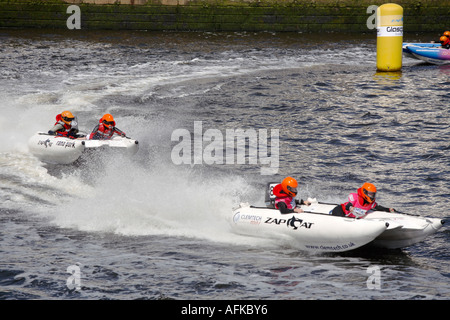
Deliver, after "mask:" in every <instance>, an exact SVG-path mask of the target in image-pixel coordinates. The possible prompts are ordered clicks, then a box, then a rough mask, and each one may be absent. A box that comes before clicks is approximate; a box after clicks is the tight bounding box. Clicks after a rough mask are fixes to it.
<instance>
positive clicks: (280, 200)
mask: <svg viewBox="0 0 450 320" xmlns="http://www.w3.org/2000/svg"><path fill="white" fill-rule="evenodd" d="M297 186H298V183H297V180H295V179H294V178H292V177H287V178H285V179H284V180H283V181H282V182H281V184H277V185H276V186H275V187H274V188H273V191H272V192H273V194H274V195H275V197H276V198H275V208H277V209H279V210H280V213H282V214H286V213H295V212H296V213H301V212H303V209H301V208H297V205H302V204H304V205H307V206H309V205H310V204H311V202H309V201H303V200H300V201H298V200H296V199H295V196H296V195H297Z"/></svg>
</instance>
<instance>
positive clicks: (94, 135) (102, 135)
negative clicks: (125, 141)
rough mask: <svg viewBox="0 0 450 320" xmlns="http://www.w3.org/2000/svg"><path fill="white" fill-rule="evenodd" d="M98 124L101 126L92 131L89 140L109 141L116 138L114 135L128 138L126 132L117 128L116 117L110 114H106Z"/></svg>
mask: <svg viewBox="0 0 450 320" xmlns="http://www.w3.org/2000/svg"><path fill="white" fill-rule="evenodd" d="M98 122H99V124H98V125H96V126H95V128H94V130H92V132H91V134H90V135H89V139H91V140H109V139H111V138H112V137H113V136H114V134H117V135H119V136H121V137H125V136H126V134H125V132H123V131H122V130H119V129H118V128H116V122H115V121H114V117H113V116H112V115H110V114H109V113H107V114H104V115H103V117H101V119H100V120H99V121H98Z"/></svg>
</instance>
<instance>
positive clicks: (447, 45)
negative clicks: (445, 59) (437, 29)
mask: <svg viewBox="0 0 450 320" xmlns="http://www.w3.org/2000/svg"><path fill="white" fill-rule="evenodd" d="M439 42H440V43H441V45H442V48H444V49H450V35H448V36H442V37H440V38H439Z"/></svg>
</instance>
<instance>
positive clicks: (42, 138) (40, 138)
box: [28, 132, 139, 164]
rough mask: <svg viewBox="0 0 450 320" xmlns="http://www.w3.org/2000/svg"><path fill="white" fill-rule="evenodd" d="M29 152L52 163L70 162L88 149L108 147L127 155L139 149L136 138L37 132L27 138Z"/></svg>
mask: <svg viewBox="0 0 450 320" xmlns="http://www.w3.org/2000/svg"><path fill="white" fill-rule="evenodd" d="M28 148H29V150H30V152H31V153H32V154H33V155H34V156H35V157H37V158H38V159H39V160H41V161H43V162H47V163H52V164H70V163H73V162H75V161H76V160H78V158H80V156H81V155H82V154H83V152H85V151H86V150H88V149H100V148H109V149H111V150H117V151H121V152H124V153H126V154H129V155H133V154H135V153H136V152H137V151H138V149H139V143H138V141H136V140H133V139H130V138H127V137H120V136H116V137H113V138H112V139H110V140H86V138H78V139H70V138H67V137H62V136H55V135H50V134H47V133H45V132H37V133H36V134H34V135H33V136H32V137H31V138H30V139H29V140H28Z"/></svg>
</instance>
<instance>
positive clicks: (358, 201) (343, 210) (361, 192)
mask: <svg viewBox="0 0 450 320" xmlns="http://www.w3.org/2000/svg"><path fill="white" fill-rule="evenodd" d="M376 193H377V188H376V187H375V186H374V185H373V184H371V183H368V182H366V183H364V184H363V186H362V187H361V188H359V189H358V191H357V192H356V193H351V194H350V195H349V196H348V202H346V203H343V204H340V205H338V206H336V207H335V208H334V209H333V210H332V211H331V215H333V216H340V217H350V218H362V217H364V216H366V215H367V214H368V211H369V210H374V211H386V212H395V210H394V209H393V208H385V207H382V206H379V205H378V204H377V203H376V202H375V195H376Z"/></svg>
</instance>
